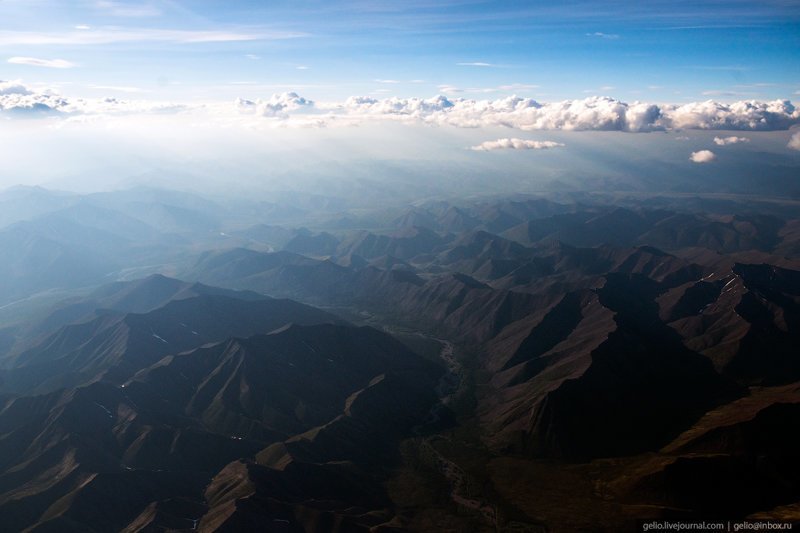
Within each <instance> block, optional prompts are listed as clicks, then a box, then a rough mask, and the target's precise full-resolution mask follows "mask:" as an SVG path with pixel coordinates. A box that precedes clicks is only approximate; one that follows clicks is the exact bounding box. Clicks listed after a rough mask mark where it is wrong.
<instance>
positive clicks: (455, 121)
mask: <svg viewBox="0 0 800 533" xmlns="http://www.w3.org/2000/svg"><path fill="white" fill-rule="evenodd" d="M34 108H35V109H38V110H40V111H41V110H47V111H49V112H52V113H53V114H57V115H94V114H102V115H109V114H126V115H127V114H134V113H165V112H198V113H207V114H210V115H213V116H216V117H227V118H235V117H239V118H242V117H245V118H248V117H249V118H252V119H256V118H259V117H260V118H261V119H265V120H266V119H277V120H280V121H281V122H282V125H283V126H292V125H298V126H309V125H316V126H327V125H334V124H337V123H338V124H347V125H351V124H357V123H361V122H365V121H374V120H394V121H401V122H409V123H419V122H422V123H427V124H434V125H450V126H456V127H462V128H480V127H490V126H502V127H509V128H513V129H518V130H521V131H539V130H567V131H624V132H650V131H670V130H682V129H699V130H738V131H774V130H786V129H789V128H790V127H792V126H796V125H800V110H798V109H796V108H795V106H794V105H793V104H792V103H791V102H790V101H788V100H774V101H771V102H759V101H755V100H748V101H741V102H735V103H730V104H726V103H721V102H714V101H710V100H709V101H706V102H694V103H688V104H681V105H675V104H653V103H644V102H633V103H626V102H622V101H620V100H616V99H613V98H610V97H598V96H593V97H589V98H585V99H581V100H563V101H560V102H551V103H540V102H537V101H536V100H533V99H531V98H521V97H517V96H512V97H508V98H500V99H496V100H472V99H464V98H450V97H447V96H443V95H439V96H435V97H433V98H396V97H392V98H384V99H376V98H371V97H366V96H354V97H350V98H348V99H347V100H345V101H344V102H313V101H311V100H309V99H307V98H304V97H302V96H300V95H298V94H297V93H293V92H290V93H283V94H276V95H272V96H271V97H269V98H264V99H257V100H244V99H237V100H236V101H235V102H233V103H230V102H220V103H216V104H192V105H184V104H174V103H163V102H149V101H140V100H121V99H116V98H103V99H82V98H70V97H65V96H61V95H59V94H57V93H56V92H54V91H47V90H44V91H42V90H33V89H31V88H30V87H26V86H24V85H23V84H21V83H19V82H2V81H0V112H3V111H6V112H14V113H20V112H24V111H25V110H30V109H34ZM718 139H719V141H715V142H716V143H717V144H720V143H722V144H720V145H725V144H733V143H738V142H746V138H745V137H736V136H731V137H721V138H718Z"/></svg>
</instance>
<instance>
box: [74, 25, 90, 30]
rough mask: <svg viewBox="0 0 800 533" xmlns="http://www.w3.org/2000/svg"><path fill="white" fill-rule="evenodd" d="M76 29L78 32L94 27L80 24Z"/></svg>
mask: <svg viewBox="0 0 800 533" xmlns="http://www.w3.org/2000/svg"><path fill="white" fill-rule="evenodd" d="M75 29H76V30H91V29H92V27H91V26H88V25H86V24H78V25H77V26H75Z"/></svg>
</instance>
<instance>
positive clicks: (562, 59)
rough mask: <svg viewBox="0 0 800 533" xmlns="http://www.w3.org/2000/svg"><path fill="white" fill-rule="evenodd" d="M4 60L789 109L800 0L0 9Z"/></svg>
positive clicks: (212, 87) (104, 77) (36, 70)
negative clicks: (753, 102) (776, 102)
mask: <svg viewBox="0 0 800 533" xmlns="http://www.w3.org/2000/svg"><path fill="white" fill-rule="evenodd" d="M0 57H1V58H2V61H3V63H4V64H2V66H0V73H1V75H2V77H1V78H0V79H6V80H23V81H24V82H26V83H28V84H32V85H42V86H47V87H58V88H60V89H61V90H67V89H68V90H69V92H70V94H73V95H75V96H84V97H93V96H95V97H96V96H107V95H109V94H116V95H128V96H130V95H139V96H146V97H148V98H154V99H193V100H203V99H217V98H235V97H240V96H241V97H247V98H256V97H259V96H264V94H265V93H266V94H271V93H273V92H284V91H286V90H291V91H296V92H298V93H301V94H302V95H303V96H307V97H309V98H312V99H315V100H335V99H344V98H346V97H348V96H353V95H371V96H386V95H391V96H400V97H411V96H424V97H430V96H433V95H435V94H440V93H441V94H448V95H453V96H463V97H475V98H477V97H487V96H491V97H497V96H503V95H506V96H507V95H511V94H517V95H521V96H530V97H534V98H537V99H538V100H548V101H552V100H561V99H566V98H582V97H585V96H586V95H589V94H591V95H608V96H613V97H615V98H618V99H621V100H647V101H656V102H685V101H696V100H705V99H709V98H714V99H718V100H740V99H751V98H756V99H776V98H780V99H791V98H792V97H795V98H796V96H797V94H798V92H800V2H797V1H796V0H767V1H758V2H751V1H741V0H724V1H721V0H714V1H708V0H705V1H703V0H700V1H696V0H692V1H683V0H669V1H662V0H652V1H647V2H631V1H619V0H616V1H602V0H601V1H583V0H578V1H575V0H571V1H565V2H549V1H548V2H540V1H529V2H523V1H514V2H511V1H474V0H467V1H457V0H456V1H454V0H443V1H433V0H406V1H403V2H396V1H385V0H373V1H367V0H351V1H296V0H295V1H285V0H274V1H270V2H263V1H242V0H229V1H225V2H217V1H205V0H199V1H191V2H189V1H177V0H152V1H138V0H137V1H130V2H129V1H110V0H85V1H82V0H76V1H68V0H67V1H65V0H0Z"/></svg>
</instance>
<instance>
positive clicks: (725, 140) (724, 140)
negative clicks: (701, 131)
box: [714, 136, 750, 146]
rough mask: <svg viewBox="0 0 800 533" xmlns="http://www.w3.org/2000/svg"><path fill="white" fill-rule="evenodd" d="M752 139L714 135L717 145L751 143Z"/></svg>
mask: <svg viewBox="0 0 800 533" xmlns="http://www.w3.org/2000/svg"><path fill="white" fill-rule="evenodd" d="M749 142H750V139H749V138H747V137H736V136H731V137H714V144H716V145H717V146H727V145H729V144H739V143H749Z"/></svg>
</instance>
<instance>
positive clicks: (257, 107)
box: [236, 93, 314, 117]
mask: <svg viewBox="0 0 800 533" xmlns="http://www.w3.org/2000/svg"><path fill="white" fill-rule="evenodd" d="M313 106H314V102H312V101H311V100H308V99H306V98H303V97H302V96H299V95H298V94H297V93H282V94H273V95H272V97H271V98H270V99H268V100H261V99H259V100H245V99H242V98H239V99H238V100H236V107H237V109H238V110H239V112H240V113H245V114H247V113H252V114H255V115H258V116H262V117H288V112H289V111H298V110H300V109H304V108H305V109H310V108H312V107H313Z"/></svg>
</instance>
